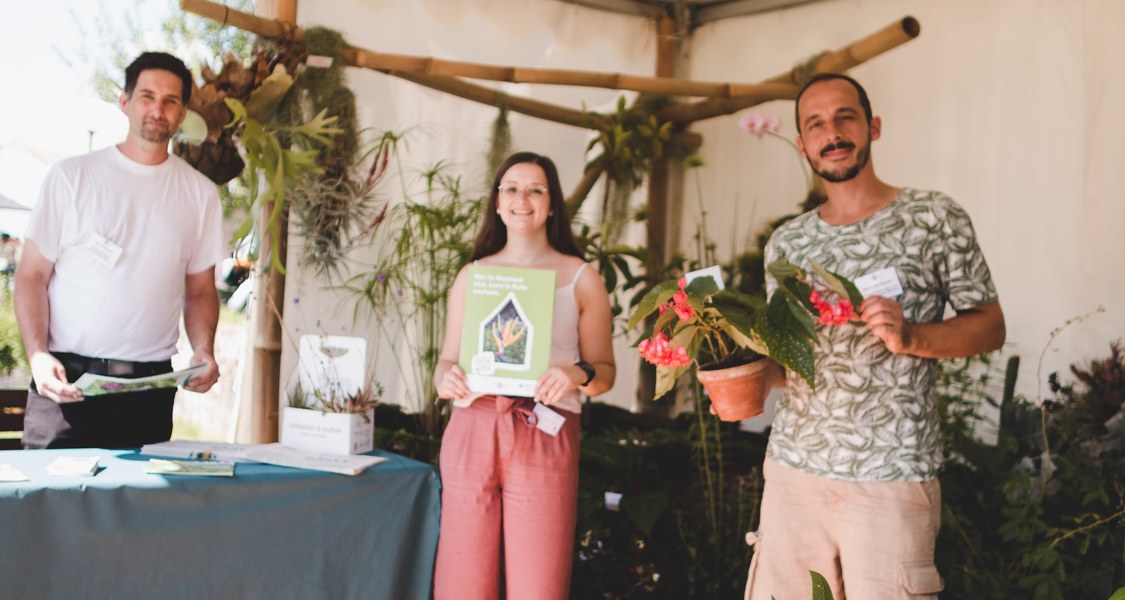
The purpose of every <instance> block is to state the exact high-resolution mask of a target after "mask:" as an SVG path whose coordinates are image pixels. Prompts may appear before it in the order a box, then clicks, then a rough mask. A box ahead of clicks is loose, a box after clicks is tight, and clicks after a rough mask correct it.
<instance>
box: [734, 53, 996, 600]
mask: <svg viewBox="0 0 1125 600" xmlns="http://www.w3.org/2000/svg"><path fill="white" fill-rule="evenodd" d="M796 114H797V129H798V133H799V137H798V139H797V146H798V148H800V150H801V153H802V154H803V155H804V156H805V158H806V159H807V160H808V162H809V164H810V165H811V166H812V168H813V170H815V171H816V172H817V173H818V174H819V175H820V176H821V177H822V178H823V179H824V181H825V188H826V190H827V193H828V200H827V202H825V203H824V204H823V205H821V206H820V207H818V208H817V209H815V210H812V211H810V212H808V213H805V214H803V215H801V216H799V217H797V218H796V219H793V220H792V221H789V222H787V223H786V224H784V225H783V226H781V227H780V228H778V230H777V231H776V232H775V233H774V234H773V236H772V237H771V238H770V240H769V243H768V244H767V246H766V263H767V264H768V263H769V262H771V261H773V260H775V259H777V258H781V257H785V258H787V259H788V260H789V261H790V262H792V263H793V264H796V265H799V266H804V267H809V266H810V264H811V260H814V259H815V260H816V261H817V262H819V263H821V264H822V265H824V266H825V267H826V268H827V269H829V270H831V271H834V272H836V273H839V274H841V275H843V276H845V277H848V278H850V279H853V280H859V281H857V284H862V285H860V288H861V291H862V292H864V295H865V297H866V299H865V300H864V301H863V303H862V304H861V305H860V306H859V313H860V317H859V318H860V319H861V322H860V321H856V322H851V323H848V324H845V325H835V326H821V327H820V328H819V331H818V334H819V339H818V341H817V344H816V347H815V349H814V356H815V360H816V386H815V389H814V388H813V387H810V386H809V385H808V384H807V383H806V382H805V381H804V380H803V379H801V378H800V377H799V376H797V375H795V374H793V373H789V374H787V376H783V375H782V371H781V368H780V367H777V366H776V365H773V368H774V369H775V371H774V373H775V375H776V377H775V381H776V384H777V385H781V384H782V383H784V385H785V394H784V397H783V399H782V400H781V402H780V403H779V405H778V410H777V416H776V417H775V419H774V423H773V429H772V431H771V433H770V440H769V447H768V449H767V452H766V462H765V467H764V473H765V478H766V485H765V490H764V494H763V498H762V512H761V523H760V526H759V529H758V531H757V532H754V533H751V534H749V535H748V536H747V538H748V541H749V542H750V543H751V544H753V545H754V546H755V553H754V559H753V561H752V563H751V565H750V574H749V578H748V581H747V585H746V597H747V598H748V599H750V600H759V599H761V600H769V598H770V597H771V596H773V597H776V598H777V600H791V599H801V600H806V599H807V598H809V597H811V594H812V588H811V582H810V578H809V575H808V572H809V571H810V570H813V571H817V572H819V573H821V574H822V575H824V576H825V578H826V579H827V580H828V583H829V585H830V586H831V587H832V592H833V594H834V595H835V597H836V598H843V597H845V594H846V596H847V597H848V598H859V599H862V600H881V599H891V598H895V599H897V598H936V597H937V593H938V592H939V591H941V589H942V580H941V577H940V575H939V574H938V572H937V568H936V567H935V566H934V542H935V539H936V536H937V531H938V527H939V526H940V517H941V491H940V488H939V484H938V480H937V474H938V469H939V468H940V466H941V464H940V461H941V448H940V446H939V435H938V417H937V411H936V407H935V404H934V397H933V386H934V379H935V374H936V369H937V366H936V359H940V358H951V357H962V356H970V355H974V354H979V353H982V352H989V351H992V350H996V349H997V348H999V347H1000V346H1001V345H1002V344H1003V342H1004V336H1005V328H1004V316H1003V313H1002V312H1001V310H1000V304H999V302H998V299H997V295H996V290H995V288H994V286H993V284H992V279H991V275H990V274H989V270H988V265H987V264H986V263H985V260H984V256H983V255H982V254H981V251H980V247H979V246H978V245H977V241H976V235H975V233H974V231H973V227H972V223H971V222H970V220H969V217H968V215H967V214H966V213H965V211H964V210H963V209H962V208H961V207H960V206H959V205H957V204H956V203H955V202H954V201H953V200H952V199H950V198H949V197H948V196H946V195H944V194H942V193H940V192H932V191H923V190H917V189H911V188H905V187H904V188H898V187H893V186H891V185H888V184H886V183H884V182H883V181H881V180H880V179H879V178H878V177H877V176H876V175H875V169H874V167H873V166H872V163H871V143H872V142H873V141H875V140H877V139H879V134H880V129H881V126H882V123H881V121H880V119H879V117H872V114H871V104H870V102H869V100H868V98H867V93H866V92H865V91H864V89H863V87H862V86H860V85H859V83H857V82H856V81H855V80H854V79H852V78H850V77H847V76H844V75H836V74H823V75H818V76H817V77H814V78H813V79H812V80H811V81H809V83H808V84H806V85H805V87H804V88H802V90H801V92H800V94H799V95H798V96H797V102H796ZM870 280H874V281H875V282H876V283H874V284H869V283H868V281H870ZM776 285H777V283H776V282H775V281H769V282H768V286H767V287H768V288H769V290H768V291H769V293H773V291H774V289H775V288H776ZM947 304H949V305H951V306H952V308H953V310H954V311H955V312H956V315H955V316H952V317H951V318H948V319H944V318H943V317H944V312H945V308H946V305H947Z"/></svg>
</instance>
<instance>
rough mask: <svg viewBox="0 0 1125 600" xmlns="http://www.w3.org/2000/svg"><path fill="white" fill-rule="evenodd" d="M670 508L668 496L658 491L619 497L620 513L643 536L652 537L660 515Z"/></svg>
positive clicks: (670, 502)
mask: <svg viewBox="0 0 1125 600" xmlns="http://www.w3.org/2000/svg"><path fill="white" fill-rule="evenodd" d="M671 507H672V500H671V499H670V498H669V497H668V494H666V493H664V492H660V491H654V492H641V493H638V494H624V495H623V496H622V497H621V506H620V508H621V513H622V514H624V515H625V516H626V517H628V519H629V521H631V522H632V523H633V525H634V526H636V528H637V530H638V531H640V532H641V533H642V534H644V536H645V537H646V538H647V537H651V536H652V528H653V527H655V526H656V522H657V521H658V520H659V519H660V517H661V515H663V514H664V513H666V512H668V509H669V508H671Z"/></svg>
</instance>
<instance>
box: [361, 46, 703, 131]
mask: <svg viewBox="0 0 1125 600" xmlns="http://www.w3.org/2000/svg"><path fill="white" fill-rule="evenodd" d="M347 52H348V51H345V55H346V54H347ZM381 72H385V73H386V74H388V75H393V76H395V77H399V78H401V79H405V80H407V81H410V82H413V83H417V84H418V85H424V86H426V87H428V88H430V89H435V90H438V91H440V92H445V93H447V94H453V95H454V96H457V97H459V98H463V99H465V100H472V101H474V102H480V103H481V104H489V105H492V106H500V105H501V104H504V105H506V106H507V107H508V110H511V111H513V112H518V113H520V114H525V115H528V116H531V117H536V118H539V119H544V120H547V121H552V122H554V123H562V124H563V125H572V126H574V127H582V128H585V129H594V130H598V129H602V128H605V127H608V126H609V125H610V121H609V119H607V118H606V117H605V116H604V115H600V114H598V113H592V112H582V111H578V110H572V109H569V108H564V107H561V106H557V105H554V104H548V103H546V102H540V101H538V100H530V99H528V98H520V97H517V96H511V95H508V94H505V93H504V92H501V91H498V90H494V89H492V88H488V87H484V86H480V85H476V84H472V83H469V82H467V81H462V80H460V79H457V78H456V77H446V76H440V75H425V74H422V73H416V72H411V71H381ZM674 135H675V136H676V138H677V141H679V142H682V143H684V144H686V145H688V146H689V147H691V148H698V147H699V146H700V145H702V144H703V137H702V136H701V135H700V134H698V133H695V132H692V131H683V132H679V133H677V134H674Z"/></svg>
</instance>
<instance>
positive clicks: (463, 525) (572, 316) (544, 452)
mask: <svg viewBox="0 0 1125 600" xmlns="http://www.w3.org/2000/svg"><path fill="white" fill-rule="evenodd" d="M471 261H472V262H476V263H478V264H481V265H489V266H502V267H520V268H533V269H551V270H553V271H555V281H556V282H566V283H564V284H563V285H562V286H561V287H556V290H555V305H554V315H553V317H554V318H553V321H552V336H551V359H550V367H549V368H548V369H547V371H546V372H544V373H543V374H542V375H541V376H540V377H539V379H538V380H537V382H536V387H535V397H534V398H507V397H503V396H492V395H486V396H476V395H474V394H473V393H472V392H471V391H470V390H469V387H468V385H467V383H466V379H465V373H464V371H463V370H462V369H461V367H460V366H459V365H458V356H459V353H460V346H461V326H462V321H463V317H464V303H465V295H466V287H467V283H466V274H465V270H464V269H462V271H461V273H460V274H459V275H458V277H457V280H456V281H455V282H454V284H453V288H452V289H451V290H450V294H449V311H448V315H449V316H448V321H447V322H446V330H445V342H444V344H443V346H442V352H441V357H440V358H439V361H438V366H437V369H436V370H435V372H434V383H435V385H436V386H437V391H438V395H439V396H440V397H442V398H446V399H451V400H453V401H454V408H453V411H452V416H451V417H450V421H449V425H448V427H447V428H446V430H445V434H444V436H443V437H442V448H441V476H442V488H443V489H442V515H441V534H440V537H439V539H438V551H437V561H436V566H435V570H434V597H435V599H436V600H442V599H443V598H457V599H459V600H462V599H473V598H481V599H489V600H494V599H495V598H497V597H498V595H499V575H500V572H501V570H500V559H501V548H503V555H504V557H503V558H504V567H505V568H504V570H503V571H504V574H505V584H506V586H505V587H506V591H507V597H509V598H537V599H550V598H559V599H563V598H567V597H568V595H569V588H570V568H571V556H572V554H573V543H574V534H575V531H574V528H575V519H576V510H577V498H578V437H579V423H578V413H579V411H580V410H581V403H580V400H579V398H580V396H579V392H582V393H585V394H586V395H588V396H597V395H599V394H602V393H604V392H605V391H607V390H609V389H610V387H612V386H613V380H614V377H615V375H616V367H615V364H614V359H613V349H612V346H611V336H612V324H611V313H610V306H609V296H608V294H607V293H606V290H605V284H604V282H603V281H602V279H601V278H600V277H599V276H598V273H597V271H596V270H595V269H592V268H588V267H587V265H586V263H585V261H584V260H583V259H582V253H581V252H580V251H579V250H578V247H577V245H576V244H575V242H574V235H573V233H572V232H571V230H570V219H569V218H568V215H567V212H566V203H565V199H564V196H563V193H562V186H561V185H560V183H559V178H558V172H557V170H556V169H555V165H554V163H553V162H552V161H551V159H549V158H547V157H545V156H541V155H538V154H534V153H531V152H520V153H516V154H513V155H512V156H510V157H508V159H507V160H506V161H504V164H503V165H501V167H500V169H499V170H498V172H497V174H496V177H495V180H494V181H493V186H492V189H491V191H490V194H489V199H488V203H487V205H486V207H485V211H484V215H483V222H482V223H481V227H480V230H479V232H478V233H477V238H476V242H475V245H474V248H473V255H472V257H471ZM535 403H541V404H544V405H547V406H549V407H551V408H553V409H555V412H558V413H559V414H561V415H563V416H564V417H565V419H566V421H565V424H564V425H563V427H562V429H561V430H560V431H559V432H558V434H557V435H555V436H551V435H549V434H547V433H544V432H543V431H540V430H538V429H536V428H535V426H534V418H533V417H531V410H532V408H533V407H534V405H535ZM501 535H503V543H502V544H501Z"/></svg>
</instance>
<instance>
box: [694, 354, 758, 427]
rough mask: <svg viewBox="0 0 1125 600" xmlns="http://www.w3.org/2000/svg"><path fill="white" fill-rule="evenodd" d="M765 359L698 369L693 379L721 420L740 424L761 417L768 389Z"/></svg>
mask: <svg viewBox="0 0 1125 600" xmlns="http://www.w3.org/2000/svg"><path fill="white" fill-rule="evenodd" d="M766 366H767V363H766V361H765V360H756V361H754V362H752V363H749V364H745V365H739V366H737V367H730V368H729V369H715V370H711V371H704V370H697V371H696V372H695V375H696V377H698V378H699V383H701V384H703V388H704V389H706V390H707V395H708V396H710V397H711V404H712V406H714V408H715V412H716V414H718V415H719V418H720V419H722V420H724V421H741V420H742V419H749V418H750V417H755V416H758V415H760V414H762V411H763V407H764V406H765V403H766V396H767V395H768V394H769V391H770V388H769V385H768V381H767V377H766V376H767V375H768V374H769V371H768V370H767V369H766Z"/></svg>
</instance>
